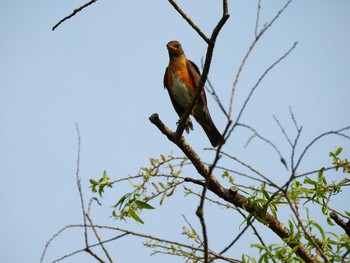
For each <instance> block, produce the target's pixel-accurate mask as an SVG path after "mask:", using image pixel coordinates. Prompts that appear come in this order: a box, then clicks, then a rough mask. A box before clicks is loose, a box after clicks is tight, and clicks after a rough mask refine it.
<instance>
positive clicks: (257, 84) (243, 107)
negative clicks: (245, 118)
mask: <svg viewBox="0 0 350 263" xmlns="http://www.w3.org/2000/svg"><path fill="white" fill-rule="evenodd" d="M297 44H298V42H294V44H293V46H292V47H291V48H289V49H288V51H287V52H285V53H284V54H283V55H282V56H281V57H280V58H279V59H277V60H276V61H275V62H274V63H273V64H272V65H271V66H269V67H268V68H267V69H266V70H265V71H264V73H263V74H262V75H261V76H260V78H259V79H258V81H257V83H256V84H255V85H254V86H253V88H252V89H251V90H250V93H249V95H248V97H247V98H246V100H245V101H244V103H243V106H242V108H241V110H240V111H239V113H238V116H237V119H236V122H235V124H234V125H233V127H232V128H231V129H230V131H229V133H228V135H227V138H228V137H229V136H230V134H231V133H232V131H233V130H234V128H235V127H236V126H237V124H238V123H239V120H240V118H241V116H242V114H243V112H244V110H245V107H246V106H247V104H248V102H249V100H250V98H251V97H252V95H253V93H254V91H255V90H256V88H257V87H258V86H259V84H260V82H261V81H262V80H263V79H264V78H265V76H266V75H267V74H268V73H269V72H270V70H272V69H273V68H274V67H275V66H276V65H277V64H279V63H280V62H281V61H282V60H284V59H285V58H286V57H287V56H288V55H289V54H290V53H291V52H292V51H293V50H294V49H295V47H296V46H297ZM229 115H230V111H229Z"/></svg>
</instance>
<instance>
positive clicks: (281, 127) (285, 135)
mask: <svg viewBox="0 0 350 263" xmlns="http://www.w3.org/2000/svg"><path fill="white" fill-rule="evenodd" d="M273 118H274V120H275V121H276V123H277V125H278V127H280V129H281V131H282V133H283V135H284V137H285V138H286V140H287V142H288V143H289V145H290V146H291V147H293V143H292V141H291V140H290V139H289V137H288V135H287V133H286V131H285V130H284V128H283V126H282V124H281V123H280V121H279V120H278V119H277V117H276V116H275V115H273Z"/></svg>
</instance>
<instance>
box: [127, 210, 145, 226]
mask: <svg viewBox="0 0 350 263" xmlns="http://www.w3.org/2000/svg"><path fill="white" fill-rule="evenodd" d="M129 215H130V216H131V217H132V218H133V219H134V220H135V221H136V222H139V223H141V224H144V222H143V221H142V220H141V218H140V217H139V216H138V215H137V214H136V213H135V211H133V210H129Z"/></svg>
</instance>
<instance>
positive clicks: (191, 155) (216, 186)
mask: <svg viewBox="0 0 350 263" xmlns="http://www.w3.org/2000/svg"><path fill="white" fill-rule="evenodd" d="M149 119H150V121H151V122H152V123H153V124H154V125H156V126H157V127H158V129H159V130H160V131H161V132H162V133H163V134H164V135H166V136H167V138H168V139H169V140H170V141H172V142H173V143H175V144H176V145H177V146H178V147H179V148H180V149H181V150H182V151H183V152H184V154H185V155H186V156H187V158H188V159H189V160H190V161H191V162H192V164H193V166H194V167H195V168H196V170H197V172H198V173H199V174H200V175H202V176H203V177H204V178H205V180H206V184H207V185H208V187H207V188H208V189H209V190H210V191H212V192H213V193H214V194H216V195H217V196H218V197H220V198H222V199H224V200H225V201H227V202H229V203H231V204H233V205H235V206H237V207H240V208H242V209H244V210H246V211H248V212H249V213H251V214H253V215H254V216H255V217H256V218H260V219H262V220H263V222H266V223H265V225H266V226H267V227H268V228H270V229H271V230H272V231H273V232H274V233H276V234H277V235H278V236H279V237H280V238H281V239H282V240H285V242H286V243H287V244H288V246H290V247H291V248H294V247H297V250H296V253H297V255H298V256H299V257H301V258H302V259H303V260H305V261H307V262H316V261H315V259H314V256H313V255H312V254H311V253H310V251H309V250H308V249H307V248H306V247H305V246H304V245H303V244H302V243H299V242H296V241H293V240H290V239H289V237H290V236H291V232H290V231H289V230H288V229H287V228H286V227H285V226H284V225H283V224H282V223H281V222H279V221H278V220H277V219H276V218H274V217H273V216H272V215H271V214H269V213H267V212H266V213H264V216H263V215H262V211H263V207H261V206H260V205H258V204H256V203H253V202H251V200H250V199H248V198H246V197H245V196H243V195H241V194H239V193H238V192H237V191H231V190H230V189H226V188H224V187H222V185H221V184H220V183H219V181H218V180H217V179H216V178H215V176H214V175H213V174H211V173H209V172H210V169H209V167H207V166H206V165H205V164H204V163H203V162H202V161H201V159H200V158H199V156H198V155H197V153H196V152H195V151H194V150H193V149H192V148H191V147H190V146H189V145H188V144H187V143H186V141H185V139H184V138H183V137H181V138H180V140H179V141H176V140H175V139H174V137H175V135H174V133H173V132H172V131H171V130H170V129H169V128H168V127H166V126H165V125H164V123H163V122H162V121H161V120H160V119H159V116H158V114H153V115H152V116H151V117H150V118H149ZM219 147H220V145H219ZM271 183H272V182H271ZM272 184H273V183H272ZM273 185H274V184H273ZM274 186H275V185H274ZM275 187H277V186H275ZM277 188H278V187H277ZM279 189H280V188H279Z"/></svg>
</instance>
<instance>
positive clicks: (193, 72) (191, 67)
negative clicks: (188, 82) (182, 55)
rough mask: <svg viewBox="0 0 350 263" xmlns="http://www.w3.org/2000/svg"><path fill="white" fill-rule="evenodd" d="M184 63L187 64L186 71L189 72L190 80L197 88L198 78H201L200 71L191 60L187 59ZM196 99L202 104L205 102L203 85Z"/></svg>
mask: <svg viewBox="0 0 350 263" xmlns="http://www.w3.org/2000/svg"><path fill="white" fill-rule="evenodd" d="M186 65H187V70H188V73H189V74H190V77H191V79H192V82H193V84H194V85H195V87H196V88H197V87H198V84H199V80H200V78H201V73H200V72H199V68H198V67H197V65H196V64H195V63H194V62H192V61H191V60H187V61H186ZM198 100H199V101H200V102H201V104H202V105H203V104H206V103H207V97H206V95H205V92H204V87H203V91H202V92H201V95H200V96H199V99H198Z"/></svg>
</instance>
